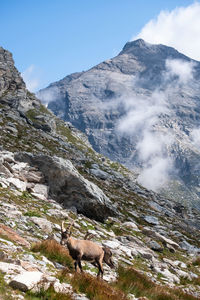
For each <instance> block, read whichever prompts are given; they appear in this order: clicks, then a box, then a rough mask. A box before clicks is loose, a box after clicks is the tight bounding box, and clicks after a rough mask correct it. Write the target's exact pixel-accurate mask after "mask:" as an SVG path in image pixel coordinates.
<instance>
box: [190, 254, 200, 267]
mask: <svg viewBox="0 0 200 300" xmlns="http://www.w3.org/2000/svg"><path fill="white" fill-rule="evenodd" d="M192 265H193V266H200V256H198V257H197V258H196V259H195V260H194V261H193V262H192Z"/></svg>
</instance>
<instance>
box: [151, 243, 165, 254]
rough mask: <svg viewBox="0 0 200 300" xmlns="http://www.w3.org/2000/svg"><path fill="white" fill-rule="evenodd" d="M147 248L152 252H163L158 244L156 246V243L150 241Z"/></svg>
mask: <svg viewBox="0 0 200 300" xmlns="http://www.w3.org/2000/svg"><path fill="white" fill-rule="evenodd" d="M148 246H149V247H150V248H151V249H152V250H154V251H158V252H163V250H164V248H163V247H162V246H161V245H160V244H158V243H157V242H156V241H150V242H149V243H148Z"/></svg>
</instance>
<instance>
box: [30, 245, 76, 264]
mask: <svg viewBox="0 0 200 300" xmlns="http://www.w3.org/2000/svg"><path fill="white" fill-rule="evenodd" d="M31 250H32V251H34V252H40V253H42V254H43V255H45V256H46V257H47V258H48V259H49V260H51V261H54V262H58V263H59V264H62V265H64V266H66V267H68V268H69V269H73V259H72V258H71V256H70V255H69V252H68V250H67V249H66V248H65V247H63V246H61V245H60V244H59V243H58V242H56V241H55V240H46V241H42V242H39V243H36V244H35V245H34V246H33V247H32V249H31Z"/></svg>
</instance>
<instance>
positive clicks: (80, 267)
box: [77, 255, 83, 273]
mask: <svg viewBox="0 0 200 300" xmlns="http://www.w3.org/2000/svg"><path fill="white" fill-rule="evenodd" d="M81 258H82V255H78V257H77V262H78V266H79V269H80V270H81V273H83V269H82V265H81Z"/></svg>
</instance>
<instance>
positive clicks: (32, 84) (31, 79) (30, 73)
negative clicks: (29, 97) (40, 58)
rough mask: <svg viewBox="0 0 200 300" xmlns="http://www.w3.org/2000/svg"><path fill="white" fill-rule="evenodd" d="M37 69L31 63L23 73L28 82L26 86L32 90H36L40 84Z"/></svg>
mask: <svg viewBox="0 0 200 300" xmlns="http://www.w3.org/2000/svg"><path fill="white" fill-rule="evenodd" d="M35 70H36V67H35V66H34V65H31V66H29V67H28V68H27V69H26V70H25V71H23V72H22V73H21V76H22V78H23V80H24V82H25V83H26V87H27V89H28V90H29V91H30V92H35V91H36V90H37V89H38V87H39V84H40V82H39V79H38V78H36V74H35Z"/></svg>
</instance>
